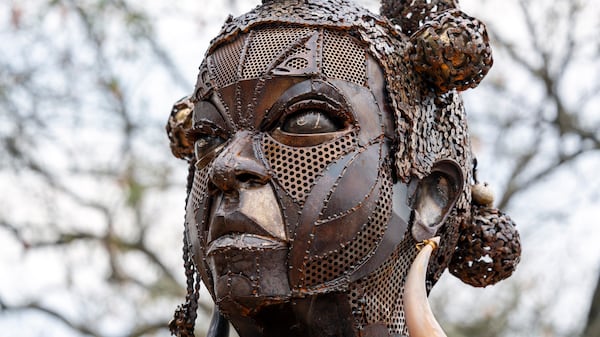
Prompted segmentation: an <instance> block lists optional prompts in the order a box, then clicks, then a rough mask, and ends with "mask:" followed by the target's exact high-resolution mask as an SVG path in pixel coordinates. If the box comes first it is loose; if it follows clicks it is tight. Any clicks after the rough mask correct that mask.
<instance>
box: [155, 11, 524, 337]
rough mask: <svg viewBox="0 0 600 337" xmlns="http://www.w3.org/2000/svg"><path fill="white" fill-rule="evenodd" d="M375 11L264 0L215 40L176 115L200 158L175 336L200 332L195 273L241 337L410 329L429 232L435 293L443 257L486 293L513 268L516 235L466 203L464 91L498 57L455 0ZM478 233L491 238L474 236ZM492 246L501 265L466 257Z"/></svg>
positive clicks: (195, 165)
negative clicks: (419, 246) (412, 276)
mask: <svg viewBox="0 0 600 337" xmlns="http://www.w3.org/2000/svg"><path fill="white" fill-rule="evenodd" d="M382 10H383V13H384V15H385V16H378V15H375V14H372V13H370V12H368V11H366V10H364V9H362V8H358V7H356V6H354V5H352V4H350V3H348V2H346V1H345V0H330V1H324V0H284V1H267V0H265V1H263V5H261V6H258V7H257V8H256V9H254V10H253V11H251V12H249V13H246V14H244V15H242V16H241V17H239V18H235V19H234V18H230V19H228V20H227V22H226V23H225V25H224V26H223V29H222V31H221V33H220V34H219V35H218V36H217V37H216V38H215V39H214V40H213V41H212V43H211V45H210V47H209V50H208V52H207V54H206V57H205V59H204V60H203V61H202V63H201V65H200V72H199V75H198V81H197V84H196V88H195V91H194V93H193V94H192V95H190V97H189V98H188V99H187V100H182V101H180V102H178V103H176V104H175V106H174V109H173V111H172V113H171V117H170V119H169V122H168V125H167V132H168V135H169V138H170V140H171V148H172V151H173V153H174V155H175V156H176V157H179V158H182V159H185V160H187V161H188V162H189V164H190V175H189V179H188V198H187V203H186V218H185V240H184V261H185V268H186V275H187V278H188V296H187V299H186V303H185V304H184V305H183V306H181V307H180V308H179V309H178V311H177V312H176V317H175V319H174V321H173V323H172V324H171V329H172V332H173V334H175V335H178V336H192V335H193V327H194V320H195V310H196V308H197V300H198V287H199V282H200V280H202V282H203V283H204V284H205V285H206V287H207V289H208V290H209V292H210V294H211V296H212V297H213V299H214V301H215V303H216V306H217V310H218V311H219V315H216V316H215V317H216V321H215V323H214V324H213V327H215V328H214V329H212V330H211V331H212V332H211V333H214V335H213V337H214V336H217V335H218V334H222V333H223V332H222V331H221V330H220V328H216V327H217V326H222V322H223V318H225V319H227V320H228V321H229V322H231V323H232V325H233V326H234V328H235V329H236V330H237V331H238V333H239V334H240V336H242V337H251V336H292V337H293V336H298V337H299V336H315V337H316V336H319V337H321V336H348V337H350V336H367V337H368V336H371V337H373V336H377V337H381V336H384V337H385V336H390V337H391V336H408V329H407V326H406V322H405V319H404V304H403V300H402V298H403V291H404V282H405V278H406V275H407V273H408V269H409V267H410V265H411V263H412V261H413V260H414V259H415V256H416V251H415V249H414V246H415V244H416V243H417V242H418V241H421V240H423V239H429V238H431V237H433V236H436V235H437V236H440V237H441V242H442V244H441V245H440V247H439V248H438V249H437V250H436V252H435V253H434V255H433V256H432V259H431V262H430V264H429V269H428V271H427V287H428V288H429V289H430V287H431V286H433V285H434V284H435V282H436V281H437V279H438V278H439V276H440V275H441V273H442V272H443V271H444V270H445V269H446V268H447V267H448V265H449V263H450V261H451V260H452V266H453V268H454V271H453V273H454V274H455V275H457V276H459V277H460V278H461V279H463V280H464V281H465V282H468V283H470V284H475V285H477V286H485V285H486V284H488V282H489V281H490V280H493V281H494V282H495V281H497V280H499V279H501V278H504V277H507V276H508V275H509V274H510V272H509V270H508V269H507V268H505V263H506V259H507V258H509V259H512V260H511V261H512V267H511V268H512V269H514V266H515V265H516V262H518V255H519V253H520V250H519V249H520V248H519V243H518V239H514V238H515V237H516V236H515V235H513V236H512V239H511V238H508V237H507V236H502V235H501V234H498V233H503V234H505V233H506V232H507V230H506V229H504V228H502V229H499V230H498V231H497V233H496V234H494V235H491V236H490V235H487V234H486V233H488V232H489V231H487V229H486V230H483V228H484V227H485V226H487V222H489V221H491V222H494V219H496V218H498V217H497V216H496V213H494V212H495V211H493V209H489V211H486V212H482V211H480V210H479V208H478V206H477V205H472V201H471V190H470V186H471V185H472V184H473V182H474V178H473V171H474V167H473V154H472V152H471V148H470V141H469V135H468V129H467V124H466V115H465V112H464V108H463V106H462V102H461V99H460V96H459V94H458V90H464V89H466V88H470V87H474V86H476V85H477V84H478V83H479V82H480V81H481V79H482V78H483V77H484V76H485V74H486V72H487V70H488V69H489V67H490V66H491V53H490V50H489V45H488V39H487V35H486V33H485V27H484V26H483V24H481V23H480V22H478V21H477V20H475V19H473V18H471V17H468V16H466V15H465V14H464V13H462V12H460V11H459V10H458V9H457V6H456V3H455V2H454V1H427V2H425V1H422V2H420V1H411V2H408V1H400V0H398V1H390V2H386V3H384V4H383V6H382ZM409 14H411V15H409ZM386 16H387V17H386ZM391 21H394V22H395V23H397V24H400V26H399V27H398V26H394V25H393V24H392V23H391ZM190 112H191V113H190ZM183 135H185V137H183ZM473 215H475V216H474V217H473ZM499 218H502V216H500V217H499ZM485 228H487V227H485ZM506 228H508V227H506ZM478 231H481V233H484V234H483V236H482V238H483V239H482V240H484V241H485V242H486V244H485V247H484V245H480V247H479V246H478V247H475V246H476V245H473V244H471V246H469V245H468V244H469V242H468V239H467V238H468V237H470V235H471V234H472V233H476V232H478ZM513 232H514V231H513ZM514 233H516V232H514ZM486 235H487V236H486ZM459 238H460V240H459ZM506 238H508V239H506ZM517 238H518V237H517ZM505 239H506V240H505ZM513 239H514V240H513ZM511 240H512V241H511ZM496 241H501V242H503V247H505V248H506V249H508V250H510V251H508V252H506V254H504V255H502V254H497V255H493V256H491V259H493V262H492V264H491V265H490V266H493V267H492V269H493V272H489V271H487V269H486V268H484V266H480V265H476V266H475V267H472V266H473V264H471V263H461V261H471V260H469V259H471V258H478V257H481V256H482V255H481V254H482V250H481V249H483V250H485V249H487V248H486V247H488V246H489V245H491V244H493V243H494V242H496ZM457 247H458V248H459V251H460V253H455V252H456V250H457ZM478 248H481V249H479V250H478ZM461 249H462V250H461ZM510 254H512V255H510ZM475 255H477V256H475ZM459 257H460V258H459ZM496 258H497V259H498V260H496ZM459 260H460V261H459ZM457 261H458V262H457ZM497 269H502V271H499V270H498V271H497ZM509 269H510V268H509ZM512 269H510V271H512Z"/></svg>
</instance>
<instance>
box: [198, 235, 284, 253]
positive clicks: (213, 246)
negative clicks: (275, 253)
mask: <svg viewBox="0 0 600 337" xmlns="http://www.w3.org/2000/svg"><path fill="white" fill-rule="evenodd" d="M275 249H287V244H286V243H285V242H283V241H280V240H277V239H275V238H272V237H267V236H263V235H258V234H249V233H229V234H226V235H223V236H220V237H218V238H217V239H215V240H213V241H211V242H210V243H209V244H208V247H207V250H206V253H207V255H209V256H210V255H213V254H217V253H225V252H227V251H235V250H237V251H248V252H250V251H254V252H259V251H263V250H275Z"/></svg>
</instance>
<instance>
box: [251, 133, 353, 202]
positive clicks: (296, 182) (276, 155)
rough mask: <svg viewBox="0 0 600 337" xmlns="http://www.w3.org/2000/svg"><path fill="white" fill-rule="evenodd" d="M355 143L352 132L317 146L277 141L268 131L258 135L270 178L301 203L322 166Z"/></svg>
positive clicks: (335, 158)
mask: <svg viewBox="0 0 600 337" xmlns="http://www.w3.org/2000/svg"><path fill="white" fill-rule="evenodd" d="M355 147H356V142H355V139H354V136H353V135H352V134H348V135H345V136H343V137H340V138H338V139H336V140H332V141H330V142H326V143H324V144H320V145H317V146H309V147H293V146H287V145H284V144H282V143H279V142H277V141H276V140H275V139H273V138H272V137H271V136H270V135H268V134H265V135H264V136H263V138H262V142H261V148H262V151H263V155H264V157H265V159H266V162H267V163H266V164H267V167H269V169H270V170H271V171H272V172H273V173H274V175H275V176H274V180H275V181H276V183H277V184H278V185H279V186H280V187H281V188H282V189H283V191H285V193H286V194H287V195H288V196H289V197H291V198H292V200H293V201H294V202H295V203H297V204H299V205H303V204H304V202H305V201H306V198H307V196H308V194H309V192H310V191H311V189H312V188H313V186H314V185H315V182H316V181H317V179H318V178H319V177H320V176H322V175H323V173H324V172H325V168H326V167H327V166H328V165H329V164H331V163H332V162H333V161H335V160H337V159H338V158H340V157H341V156H342V155H344V154H346V153H349V152H351V151H352V150H353V149H354V148H355Z"/></svg>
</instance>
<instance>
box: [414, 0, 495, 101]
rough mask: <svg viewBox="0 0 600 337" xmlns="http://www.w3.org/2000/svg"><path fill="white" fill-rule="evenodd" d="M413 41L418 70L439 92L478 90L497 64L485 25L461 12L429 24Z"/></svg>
mask: <svg viewBox="0 0 600 337" xmlns="http://www.w3.org/2000/svg"><path fill="white" fill-rule="evenodd" d="M410 40H411V42H412V44H413V47H412V50H411V51H410V54H409V57H410V59H411V61H412V62H413V66H414V69H415V71H416V72H417V73H418V74H420V75H421V77H422V78H423V79H424V80H425V81H426V82H428V83H429V84H430V85H431V86H433V87H434V88H435V89H436V91H437V92H438V93H444V92H448V91H450V90H452V89H457V90H466V89H468V88H474V87H476V86H477V85H478V84H479V82H481V80H482V79H483V77H484V76H485V75H486V74H487V72H488V71H489V69H490V68H491V66H492V63H493V61H492V51H491V48H490V45H489V38H488V35H487V31H486V29H485V25H484V24H483V23H482V22H480V21H479V20H477V19H475V18H473V17H470V16H468V15H466V14H465V13H463V12H461V11H460V10H458V9H453V10H449V11H445V12H442V14H440V15H438V16H437V17H435V18H434V19H432V20H431V21H427V22H425V23H424V24H423V26H422V27H421V28H419V30H418V31H416V32H415V33H414V34H413V35H412V36H411V38H410Z"/></svg>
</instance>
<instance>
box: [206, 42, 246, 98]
mask: <svg viewBox="0 0 600 337" xmlns="http://www.w3.org/2000/svg"><path fill="white" fill-rule="evenodd" d="M244 41H245V38H243V37H240V38H239V39H236V40H235V41H233V42H231V43H228V44H226V45H224V46H222V47H221V48H219V49H218V50H217V51H215V52H214V54H212V56H211V57H210V64H211V71H212V73H213V76H214V78H215V80H216V82H217V84H218V85H219V87H221V88H222V87H225V86H227V85H229V84H232V83H234V82H235V81H236V80H237V79H238V68H239V64H240V55H241V53H242V47H243V46H244Z"/></svg>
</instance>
